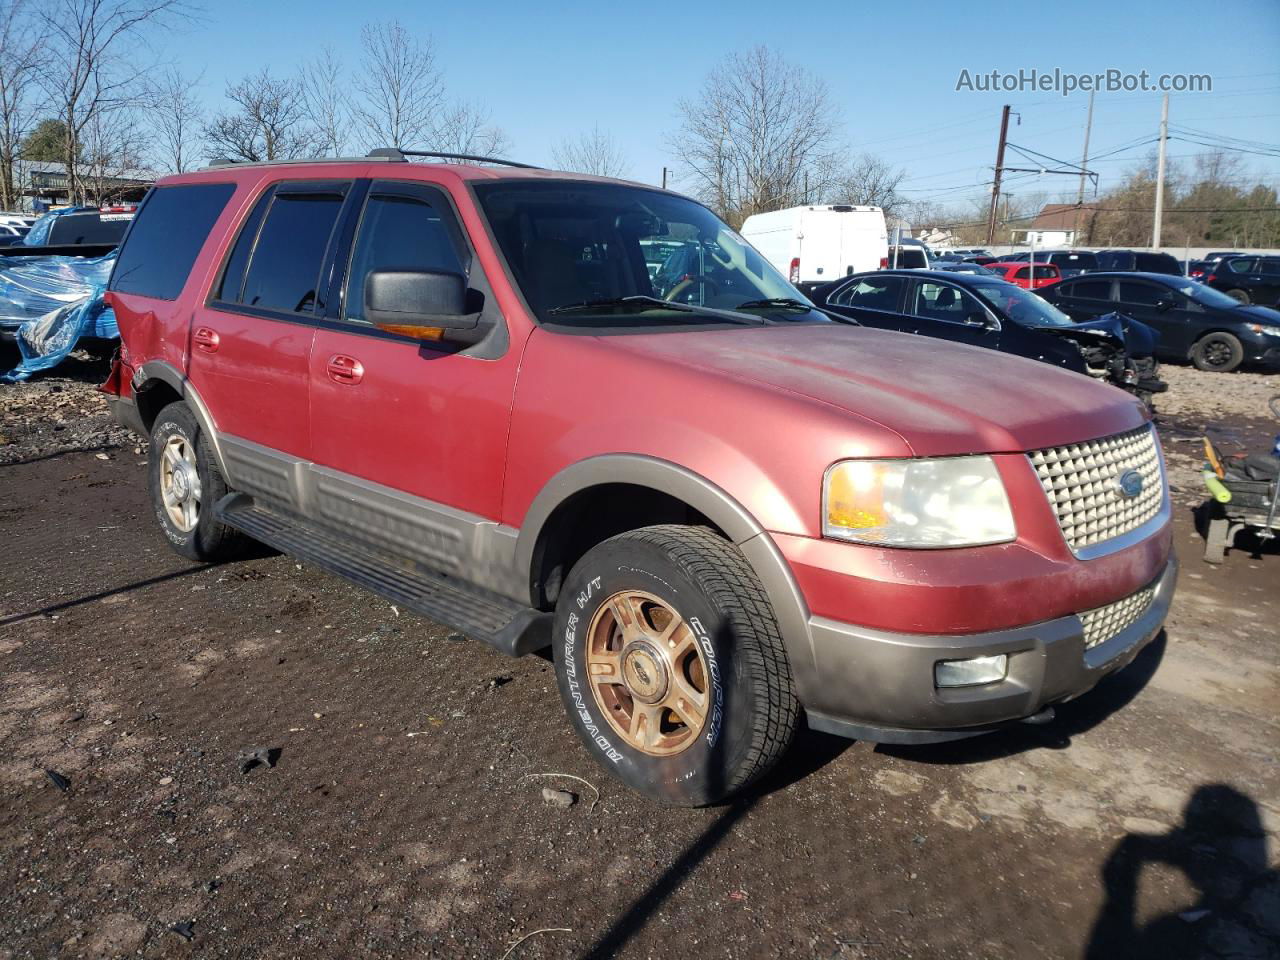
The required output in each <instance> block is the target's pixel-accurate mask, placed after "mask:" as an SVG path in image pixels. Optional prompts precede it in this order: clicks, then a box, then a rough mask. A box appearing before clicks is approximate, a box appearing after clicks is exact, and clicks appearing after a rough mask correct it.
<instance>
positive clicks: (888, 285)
mask: <svg viewBox="0 0 1280 960" xmlns="http://www.w3.org/2000/svg"><path fill="white" fill-rule="evenodd" d="M904 282H905V281H904V280H903V279H902V277H874V278H873V277H867V278H865V279H862V280H859V281H857V282H856V283H851V284H849V285H848V286H846V287H845V288H844V289H843V290H841V291H840V292H839V293H837V294H836V295H835V296H834V297H832V298H831V303H832V304H833V305H834V306H837V307H860V308H862V309H864V310H884V311H888V312H889V313H897V312H898V302H899V301H900V300H901V296H902V285H903V283H904Z"/></svg>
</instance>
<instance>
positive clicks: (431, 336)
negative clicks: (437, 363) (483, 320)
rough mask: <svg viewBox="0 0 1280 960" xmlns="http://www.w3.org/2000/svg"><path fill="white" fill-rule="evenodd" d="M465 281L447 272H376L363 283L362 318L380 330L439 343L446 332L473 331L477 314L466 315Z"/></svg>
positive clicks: (478, 312)
mask: <svg viewBox="0 0 1280 960" xmlns="http://www.w3.org/2000/svg"><path fill="white" fill-rule="evenodd" d="M467 292H468V291H467V281H466V278H465V277H463V276H462V274H459V273H453V272H451V271H447V270H375V271H373V272H372V273H370V274H369V276H368V277H367V278H366V279H365V282H364V316H365V319H366V320H368V321H369V322H370V323H372V324H373V325H374V326H375V327H377V328H378V329H379V330H385V331H387V332H388V333H398V334H400V335H401V336H406V337H413V338H414V339H417V340H439V339H441V338H442V337H443V336H444V332H445V331H446V330H475V329H476V327H477V326H478V325H479V323H480V311H479V310H476V311H475V312H472V313H468V312H467Z"/></svg>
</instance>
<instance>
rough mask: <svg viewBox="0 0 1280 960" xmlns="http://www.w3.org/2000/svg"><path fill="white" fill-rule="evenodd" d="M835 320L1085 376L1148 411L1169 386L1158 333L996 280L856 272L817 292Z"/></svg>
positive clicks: (813, 296)
mask: <svg viewBox="0 0 1280 960" xmlns="http://www.w3.org/2000/svg"><path fill="white" fill-rule="evenodd" d="M809 296H810V298H811V299H812V300H813V302H814V303H816V304H817V305H818V306H820V307H823V308H824V309H825V310H826V311H827V312H828V313H829V314H830V315H831V316H833V317H834V318H836V319H845V320H849V321H851V322H855V323H858V324H861V325H862V326H867V327H877V328H879V329H881V330H897V331H900V332H902V333H914V334H917V335H919V336H924V337H935V338H937V339H939V340H951V341H953V342H956V343H967V344H970V345H971V346H975V347H985V348H986V349H989V350H999V351H1000V352H1002V353H1012V354H1016V355H1017V356H1020V357H1028V358H1030V359H1032V360H1039V361H1041V362H1043V363H1051V364H1054V365H1056V366H1060V367H1065V368H1066V369H1068V370H1074V371H1076V372H1077V373H1084V374H1088V375H1089V376H1092V377H1096V378H1098V379H1100V380H1106V381H1108V382H1110V383H1113V384H1115V385H1116V386H1118V387H1121V388H1123V389H1125V390H1127V391H1129V392H1130V393H1132V394H1134V395H1135V396H1137V397H1139V398H1140V399H1141V400H1142V401H1143V402H1144V403H1146V404H1147V405H1148V406H1150V405H1151V403H1152V398H1153V397H1154V395H1155V394H1157V393H1163V392H1164V391H1165V390H1167V389H1168V385H1167V384H1166V383H1164V382H1163V381H1162V380H1160V379H1159V377H1158V376H1157V369H1158V368H1157V363H1156V348H1157V346H1158V344H1159V335H1158V334H1157V333H1156V331H1155V330H1154V329H1152V328H1151V327H1149V326H1147V325H1146V324H1144V323H1140V322H1138V321H1136V320H1134V319H1132V318H1131V317H1127V316H1124V315H1122V314H1119V313H1111V314H1109V315H1107V316H1105V317H1100V318H1099V319H1097V320H1093V321H1091V322H1089V323H1076V322H1074V321H1073V320H1072V319H1071V317H1069V316H1067V314H1065V313H1063V312H1062V311H1061V310H1059V309H1058V308H1057V307H1055V306H1053V305H1052V304H1050V303H1047V302H1046V301H1045V300H1043V299H1042V298H1041V297H1039V296H1037V295H1036V294H1034V293H1032V292H1030V291H1028V290H1024V289H1022V288H1021V287H1018V286H1014V285H1013V284H1012V283H1007V282H1005V281H1004V280H1001V279H999V278H998V277H992V276H982V275H971V274H962V273H946V272H943V271H940V270H876V271H872V272H868V273H855V274H852V275H850V276H847V277H841V278H840V279H839V280H836V281H833V282H831V283H828V284H824V285H822V286H820V287H817V288H816V289H814V290H812V291H811V292H810V294H809Z"/></svg>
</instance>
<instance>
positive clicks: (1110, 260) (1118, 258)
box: [1098, 250, 1133, 270]
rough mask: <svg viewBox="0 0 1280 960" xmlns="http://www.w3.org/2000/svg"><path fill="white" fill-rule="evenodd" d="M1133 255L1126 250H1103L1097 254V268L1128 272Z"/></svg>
mask: <svg viewBox="0 0 1280 960" xmlns="http://www.w3.org/2000/svg"><path fill="white" fill-rule="evenodd" d="M1132 262H1133V254H1131V253H1129V252H1128V251H1127V250H1104V251H1102V253H1100V254H1098V266H1099V267H1100V268H1102V269H1103V270H1128V269H1129V266H1130V264H1131V263H1132Z"/></svg>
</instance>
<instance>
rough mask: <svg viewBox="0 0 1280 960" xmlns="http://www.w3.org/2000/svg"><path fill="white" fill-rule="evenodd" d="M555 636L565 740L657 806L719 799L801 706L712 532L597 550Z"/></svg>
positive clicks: (570, 591)
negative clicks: (572, 735)
mask: <svg viewBox="0 0 1280 960" xmlns="http://www.w3.org/2000/svg"><path fill="white" fill-rule="evenodd" d="M553 636H554V643H553V647H554V652H555V662H556V677H557V680H558V683H559V687H560V695H561V697H562V698H563V700H564V704H565V708H566V710H567V711H568V714H569V719H570V722H571V723H572V724H573V727H574V729H575V730H577V732H578V735H579V736H580V737H582V739H583V741H584V742H585V743H586V745H587V748H588V749H589V750H590V751H591V753H592V755H593V756H594V757H595V758H596V760H597V761H598V762H599V763H600V764H601V765H602V766H603V767H604V768H605V769H606V770H608V771H609V772H610V773H612V774H613V775H614V776H616V777H617V778H618V779H620V780H622V781H623V782H624V783H626V784H628V785H630V786H631V787H634V788H635V789H636V790H638V791H640V792H641V793H644V794H647V795H648V796H650V797H652V798H653V799H655V800H658V801H659V802H662V803H666V804H670V805H674V806H704V805H706V804H712V803H717V802H719V801H721V800H724V799H726V798H727V797H729V796H731V795H732V794H734V793H736V792H737V791H739V790H742V789H743V788H744V787H746V786H748V785H749V784H751V783H752V782H753V781H755V780H757V779H758V778H759V777H760V776H762V775H763V774H764V773H765V772H766V771H767V770H769V769H770V768H771V767H772V766H773V765H774V764H775V763H776V762H777V761H778V759H779V758H780V757H781V756H782V755H783V753H784V752H785V751H786V749H787V747H788V746H789V745H790V743H791V740H792V737H793V736H794V733H795V728H796V722H797V718H798V715H799V705H798V703H797V701H796V697H795V692H794V690H793V688H792V682H791V669H790V666H789V664H788V662H787V657H786V653H785V651H784V650H783V645H782V637H781V634H780V632H779V630H778V624H777V620H776V619H775V617H774V614H773V609H772V608H771V607H770V605H769V601H768V599H767V598H766V596H765V594H764V590H763V588H762V586H761V584H760V582H759V580H758V579H757V578H756V575H755V572H754V571H753V570H752V569H751V567H750V565H749V564H748V563H747V561H746V558H745V557H743V556H742V554H741V553H740V552H739V551H738V550H737V549H736V548H735V547H734V546H733V545H732V544H730V543H728V542H726V541H725V540H724V539H723V538H721V537H719V536H717V535H716V534H715V533H713V532H711V531H710V530H707V529H705V528H701V527H685V526H675V525H666V526H654V527H645V528H642V529H640V530H633V531H630V532H628V533H623V534H619V535H618V536H616V537H613V538H612V539H610V540H606V541H605V542H604V543H601V544H599V545H598V546H596V547H594V548H593V549H592V550H590V551H589V552H588V553H587V554H586V556H584V557H583V558H582V559H581V560H580V561H579V562H578V564H577V565H576V566H575V567H574V568H573V571H572V572H571V573H570V574H569V577H568V579H567V580H566V581H565V584H564V588H563V590H562V592H561V594H560V599H559V602H558V603H557V605H556V621H555V632H554V634H553Z"/></svg>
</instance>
